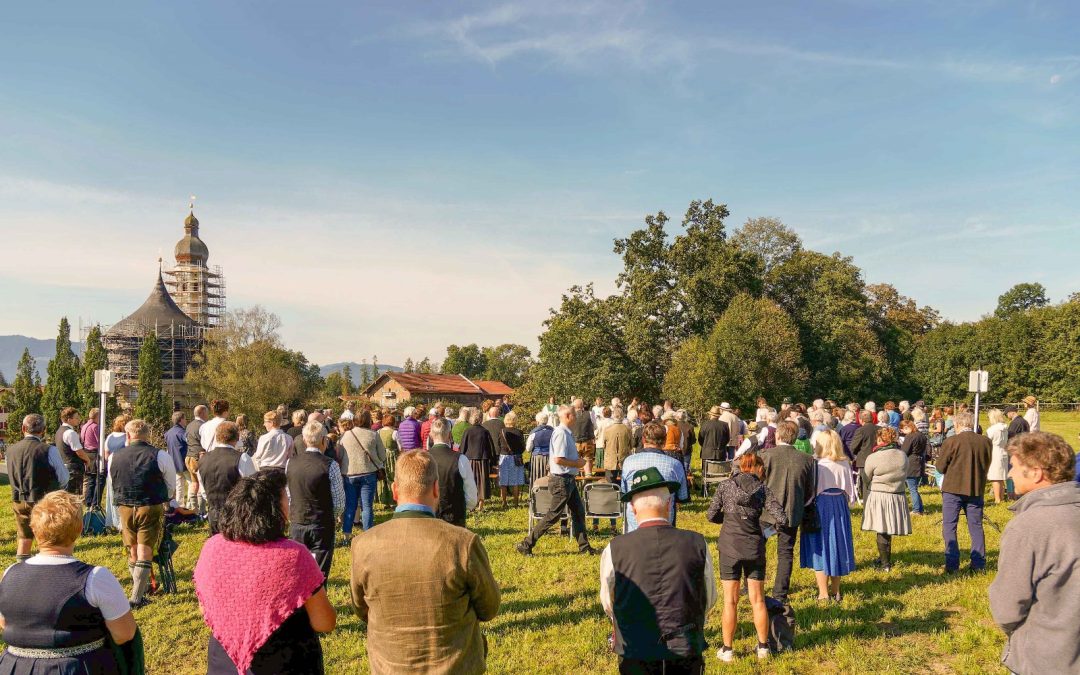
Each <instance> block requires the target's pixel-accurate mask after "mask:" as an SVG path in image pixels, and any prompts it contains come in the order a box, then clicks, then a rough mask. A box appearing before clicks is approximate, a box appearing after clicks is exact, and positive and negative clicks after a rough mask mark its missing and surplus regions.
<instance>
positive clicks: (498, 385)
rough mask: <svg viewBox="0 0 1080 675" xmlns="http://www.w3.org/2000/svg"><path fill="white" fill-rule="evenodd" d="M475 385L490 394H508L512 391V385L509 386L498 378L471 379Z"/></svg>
mask: <svg viewBox="0 0 1080 675" xmlns="http://www.w3.org/2000/svg"><path fill="white" fill-rule="evenodd" d="M473 382H474V383H475V384H476V386H478V387H480V388H481V389H483V390H484V393H487V394H491V395H492V396H509V395H510V394H513V393H514V389H513V387H510V386H508V385H506V384H503V383H502V382H499V381H498V380H473Z"/></svg>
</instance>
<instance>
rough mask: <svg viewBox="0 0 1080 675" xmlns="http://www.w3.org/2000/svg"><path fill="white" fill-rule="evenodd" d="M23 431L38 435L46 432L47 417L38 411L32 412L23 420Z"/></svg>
mask: <svg viewBox="0 0 1080 675" xmlns="http://www.w3.org/2000/svg"><path fill="white" fill-rule="evenodd" d="M22 428H23V431H24V432H26V433H28V434H33V435H34V436H38V435H40V434H43V433H45V418H44V417H42V416H41V415H39V414H37V413H30V414H29V415H27V416H26V417H24V418H23V420H22Z"/></svg>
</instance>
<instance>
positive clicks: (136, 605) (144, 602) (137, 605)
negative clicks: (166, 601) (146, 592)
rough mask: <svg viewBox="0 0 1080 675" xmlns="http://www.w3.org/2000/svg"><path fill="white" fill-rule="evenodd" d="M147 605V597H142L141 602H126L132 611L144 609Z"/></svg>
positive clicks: (148, 600)
mask: <svg viewBox="0 0 1080 675" xmlns="http://www.w3.org/2000/svg"><path fill="white" fill-rule="evenodd" d="M149 604H150V598H147V597H143V599H142V600H128V605H129V606H130V607H131V608H132V609H139V608H141V607H146V606H147V605H149Z"/></svg>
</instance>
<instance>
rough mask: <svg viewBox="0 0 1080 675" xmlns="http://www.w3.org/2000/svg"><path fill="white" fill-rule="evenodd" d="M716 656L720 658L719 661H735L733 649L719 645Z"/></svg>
mask: <svg viewBox="0 0 1080 675" xmlns="http://www.w3.org/2000/svg"><path fill="white" fill-rule="evenodd" d="M716 658H718V659H720V662H721V663H732V662H733V661H735V650H733V649H728V648H727V647H721V648H720V649H717V650H716Z"/></svg>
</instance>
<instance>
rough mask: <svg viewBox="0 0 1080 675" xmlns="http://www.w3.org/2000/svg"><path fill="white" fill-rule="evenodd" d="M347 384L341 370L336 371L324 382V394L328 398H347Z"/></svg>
mask: <svg viewBox="0 0 1080 675" xmlns="http://www.w3.org/2000/svg"><path fill="white" fill-rule="evenodd" d="M347 386H348V385H347V384H346V382H345V376H344V375H343V374H342V373H341V371H339V370H335V371H334V372H332V373H330V374H329V375H327V376H326V380H324V381H323V387H322V390H323V394H324V395H325V396H326V397H327V398H337V397H338V396H345V395H346V394H345V392H346V390H347Z"/></svg>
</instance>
